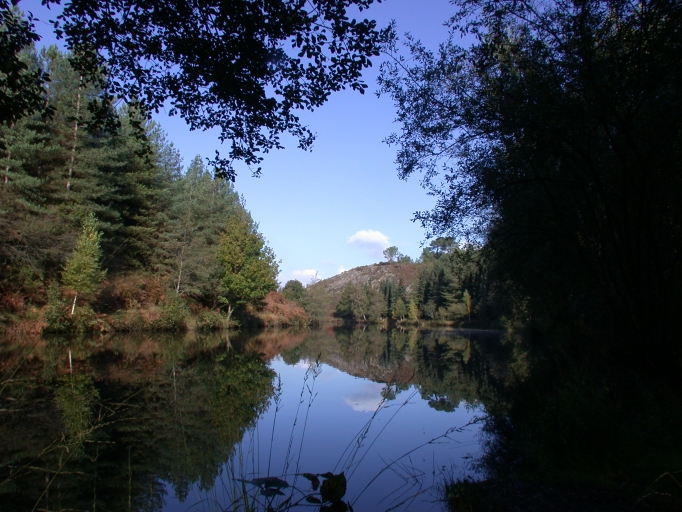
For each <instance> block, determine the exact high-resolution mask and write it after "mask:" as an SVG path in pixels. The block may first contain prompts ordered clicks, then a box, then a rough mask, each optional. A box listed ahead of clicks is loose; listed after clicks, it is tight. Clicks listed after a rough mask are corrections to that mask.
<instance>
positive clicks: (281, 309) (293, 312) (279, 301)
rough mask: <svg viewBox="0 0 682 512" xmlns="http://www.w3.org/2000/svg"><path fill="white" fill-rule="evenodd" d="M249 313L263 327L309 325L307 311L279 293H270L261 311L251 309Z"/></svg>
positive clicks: (248, 310)
mask: <svg viewBox="0 0 682 512" xmlns="http://www.w3.org/2000/svg"><path fill="white" fill-rule="evenodd" d="M247 313H248V314H249V315H250V316H253V317H254V318H255V319H256V322H255V323H257V324H260V325H262V326H263V327H285V326H303V325H306V324H307V323H308V314H307V313H306V312H305V310H304V309H303V308H302V307H301V306H299V305H298V304H296V303H294V302H292V301H290V300H288V299H287V298H286V297H284V295H282V294H281V293H279V292H270V293H268V294H267V296H266V297H265V300H264V305H263V307H262V308H261V309H260V310H256V309H254V308H252V307H249V308H248V309H247Z"/></svg>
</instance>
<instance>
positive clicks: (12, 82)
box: [0, 0, 47, 148]
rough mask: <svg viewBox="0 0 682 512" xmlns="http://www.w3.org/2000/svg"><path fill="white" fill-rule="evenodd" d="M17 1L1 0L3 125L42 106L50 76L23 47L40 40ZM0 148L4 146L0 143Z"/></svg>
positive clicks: (0, 118)
mask: <svg viewBox="0 0 682 512" xmlns="http://www.w3.org/2000/svg"><path fill="white" fill-rule="evenodd" d="M15 5H16V4H15V3H10V2H8V1H7V0H1V1H0V20H1V24H0V54H1V55H2V56H3V58H2V65H1V67H0V125H11V124H13V123H15V122H16V121H17V120H19V119H21V118H22V117H24V116H26V115H29V114H31V113H33V112H35V111H39V110H41V109H42V108H43V106H44V103H43V85H44V84H45V82H46V80H47V77H46V76H45V75H44V74H43V73H42V72H41V70H39V69H35V68H31V67H29V65H27V63H26V59H25V58H24V57H25V54H24V49H25V48H26V47H27V46H29V45H32V44H33V43H34V42H35V41H38V40H39V39H40V37H39V36H38V34H36V32H35V27H34V25H33V16H31V15H29V17H28V18H24V17H23V16H21V14H20V12H19V10H18V9H17V8H16V7H15ZM0 148H2V146H1V145H0Z"/></svg>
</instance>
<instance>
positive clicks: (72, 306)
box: [71, 293, 78, 316]
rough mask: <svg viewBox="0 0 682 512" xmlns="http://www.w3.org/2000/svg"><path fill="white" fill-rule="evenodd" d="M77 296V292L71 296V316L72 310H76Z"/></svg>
mask: <svg viewBox="0 0 682 512" xmlns="http://www.w3.org/2000/svg"><path fill="white" fill-rule="evenodd" d="M77 298H78V293H76V294H75V295H74V296H73V304H72V305H71V316H73V313H74V311H76V299H77Z"/></svg>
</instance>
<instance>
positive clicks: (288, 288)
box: [282, 279, 306, 304]
mask: <svg viewBox="0 0 682 512" xmlns="http://www.w3.org/2000/svg"><path fill="white" fill-rule="evenodd" d="M305 291H306V290H305V288H304V287H303V283H301V281H299V280H298V279H293V280H290V281H287V282H286V284H285V285H284V288H282V295H284V296H285V297H286V298H287V299H289V300H290V301H292V302H295V303H296V304H303V303H304V295H305Z"/></svg>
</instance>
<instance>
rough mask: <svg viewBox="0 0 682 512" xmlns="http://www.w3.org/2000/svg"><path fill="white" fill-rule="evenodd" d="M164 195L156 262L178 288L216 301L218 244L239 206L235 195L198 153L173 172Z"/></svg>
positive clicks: (208, 302)
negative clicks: (179, 172)
mask: <svg viewBox="0 0 682 512" xmlns="http://www.w3.org/2000/svg"><path fill="white" fill-rule="evenodd" d="M165 195H166V198H165V201H164V202H165V203H166V204H167V208H166V209H165V211H164V213H163V215H164V217H165V218H164V230H163V232H162V235H161V246H160V249H159V260H160V261H159V264H158V267H157V268H158V270H159V271H160V273H161V274H162V275H163V277H164V279H167V280H168V281H170V283H172V287H173V289H174V290H175V293H176V294H184V295H187V296H190V297H193V298H195V299H197V300H199V301H201V302H203V303H205V304H208V305H209V306H212V307H215V305H216V304H215V303H216V302H217V294H216V286H215V284H216V282H217V281H218V280H219V279H220V276H221V269H220V265H219V262H218V259H217V258H216V247H217V244H218V241H219V239H220V235H221V233H222V232H223V230H224V229H225V219H226V218H228V217H230V216H231V215H236V214H237V211H238V210H241V209H243V208H242V206H241V204H240V203H239V196H238V194H237V193H236V192H235V191H234V188H233V187H232V184H231V183H230V182H229V181H226V180H224V179H221V178H216V179H214V178H213V176H212V175H211V173H210V172H209V171H208V170H207V169H206V167H205V165H204V163H203V162H202V159H201V157H200V156H196V157H195V158H194V159H193V160H192V162H191V163H190V165H189V167H188V169H187V172H186V173H185V174H184V175H182V176H177V175H176V176H172V177H171V180H170V182H169V184H168V188H167V190H166V191H165Z"/></svg>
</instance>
